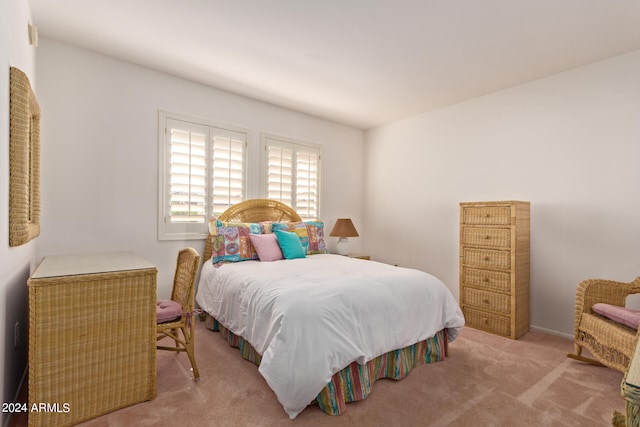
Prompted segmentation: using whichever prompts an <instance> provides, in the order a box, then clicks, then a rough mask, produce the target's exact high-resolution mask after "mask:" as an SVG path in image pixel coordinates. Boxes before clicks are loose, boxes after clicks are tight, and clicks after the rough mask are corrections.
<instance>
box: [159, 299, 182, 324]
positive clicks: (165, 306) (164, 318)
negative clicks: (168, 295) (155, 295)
mask: <svg viewBox="0 0 640 427" xmlns="http://www.w3.org/2000/svg"><path fill="white" fill-rule="evenodd" d="M180 316H182V307H180V304H178V303H177V302H175V301H172V300H170V299H161V300H158V301H156V317H157V319H158V323H164V322H170V321H172V320H176V319H179V318H180Z"/></svg>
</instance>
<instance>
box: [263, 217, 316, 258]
mask: <svg viewBox="0 0 640 427" xmlns="http://www.w3.org/2000/svg"><path fill="white" fill-rule="evenodd" d="M271 227H272V229H273V231H274V232H275V231H276V230H282V231H291V232H293V233H296V234H297V235H298V238H299V239H300V243H302V246H303V247H304V248H305V251H306V253H307V255H314V254H326V253H327V246H326V244H325V241H324V223H323V222H322V221H298V222H280V223H273V224H272V225H271Z"/></svg>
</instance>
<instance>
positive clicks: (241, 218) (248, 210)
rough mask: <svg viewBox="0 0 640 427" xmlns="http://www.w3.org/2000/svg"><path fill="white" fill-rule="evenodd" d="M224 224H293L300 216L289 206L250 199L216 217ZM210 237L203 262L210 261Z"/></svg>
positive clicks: (205, 247) (276, 202)
mask: <svg viewBox="0 0 640 427" xmlns="http://www.w3.org/2000/svg"><path fill="white" fill-rule="evenodd" d="M218 219H219V220H220V221H226V222H261V221H274V222H289V221H292V222H295V221H301V219H300V216H299V215H298V214H297V213H296V211H294V210H293V209H291V208H290V207H289V206H287V205H285V204H284V203H282V202H279V201H277V200H271V199H250V200H245V201H244V202H240V203H238V204H235V205H233V206H231V207H230V208H229V209H227V210H226V211H224V212H223V213H222V214H220V216H219V217H218ZM212 250H213V248H212V246H211V236H210V235H209V236H207V240H206V242H205V245H204V256H203V258H204V261H208V260H209V259H211V251H212Z"/></svg>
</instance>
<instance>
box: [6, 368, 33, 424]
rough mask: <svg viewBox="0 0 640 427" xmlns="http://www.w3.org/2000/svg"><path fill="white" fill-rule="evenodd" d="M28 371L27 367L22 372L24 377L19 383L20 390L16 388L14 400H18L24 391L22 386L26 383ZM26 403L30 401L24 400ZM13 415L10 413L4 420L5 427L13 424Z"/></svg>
mask: <svg viewBox="0 0 640 427" xmlns="http://www.w3.org/2000/svg"><path fill="white" fill-rule="evenodd" d="M27 372H28V368H25V370H24V372H23V373H22V378H21V379H20V384H18V390H16V394H15V396H13V402H18V399H19V398H20V392H21V391H22V386H23V385H24V381H25V379H26V378H27ZM20 403H22V402H20ZM24 403H26V404H28V402H24ZM12 416H13V414H12V413H9V416H8V417H7V420H6V421H5V422H4V427H9V426H10V425H11V417H12Z"/></svg>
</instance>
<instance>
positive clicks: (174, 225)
mask: <svg viewBox="0 0 640 427" xmlns="http://www.w3.org/2000/svg"><path fill="white" fill-rule="evenodd" d="M159 134H160V137H159V140H160V167H159V173H160V185H159V188H160V195H159V198H158V199H159V203H160V206H159V209H158V211H159V214H158V238H159V239H160V240H177V239H199V238H203V237H205V236H206V235H207V233H208V220H209V218H210V217H212V216H216V215H219V214H221V213H222V212H224V211H225V210H226V209H227V208H228V207H229V206H231V205H234V204H236V203H238V202H241V201H242V200H244V198H245V169H246V168H245V151H246V145H247V131H246V130H243V129H237V128H233V127H229V126H221V125H215V124H211V123H206V121H202V120H198V119H191V118H188V117H184V116H179V115H176V114H170V113H166V112H162V111H161V112H160V116H159Z"/></svg>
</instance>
